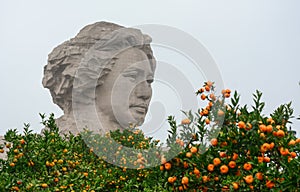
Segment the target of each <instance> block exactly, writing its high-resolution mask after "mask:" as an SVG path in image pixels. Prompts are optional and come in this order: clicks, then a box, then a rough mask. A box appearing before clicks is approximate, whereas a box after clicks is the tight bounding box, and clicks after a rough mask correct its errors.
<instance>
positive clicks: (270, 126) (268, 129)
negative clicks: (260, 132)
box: [266, 125, 273, 133]
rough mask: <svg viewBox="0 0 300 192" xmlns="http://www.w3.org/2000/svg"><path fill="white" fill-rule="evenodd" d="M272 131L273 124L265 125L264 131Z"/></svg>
mask: <svg viewBox="0 0 300 192" xmlns="http://www.w3.org/2000/svg"><path fill="white" fill-rule="evenodd" d="M272 131H273V126H272V125H268V126H267V127H266V132H268V133H272Z"/></svg>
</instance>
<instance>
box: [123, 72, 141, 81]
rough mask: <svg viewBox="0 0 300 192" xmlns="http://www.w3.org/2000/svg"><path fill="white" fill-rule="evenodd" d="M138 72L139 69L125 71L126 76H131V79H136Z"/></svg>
mask: <svg viewBox="0 0 300 192" xmlns="http://www.w3.org/2000/svg"><path fill="white" fill-rule="evenodd" d="M137 75H138V72H137V71H128V72H125V73H123V76H124V77H129V78H130V80H131V81H135V80H136V78H137Z"/></svg>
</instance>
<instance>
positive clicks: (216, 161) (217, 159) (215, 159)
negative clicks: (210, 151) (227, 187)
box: [213, 157, 221, 166]
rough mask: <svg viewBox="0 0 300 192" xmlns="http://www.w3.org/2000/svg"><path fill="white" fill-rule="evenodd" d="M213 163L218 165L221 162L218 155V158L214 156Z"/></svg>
mask: <svg viewBox="0 0 300 192" xmlns="http://www.w3.org/2000/svg"><path fill="white" fill-rule="evenodd" d="M213 163H214V166H218V165H220V164H221V159H220V158H218V157H216V158H214V160H213Z"/></svg>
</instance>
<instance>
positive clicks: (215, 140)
mask: <svg viewBox="0 0 300 192" xmlns="http://www.w3.org/2000/svg"><path fill="white" fill-rule="evenodd" d="M210 143H211V145H212V146H217V145H218V139H216V138H213V139H211V140H210Z"/></svg>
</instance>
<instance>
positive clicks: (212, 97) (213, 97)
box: [209, 93, 216, 101]
mask: <svg viewBox="0 0 300 192" xmlns="http://www.w3.org/2000/svg"><path fill="white" fill-rule="evenodd" d="M209 97H210V98H211V99H212V100H213V101H215V100H216V96H215V94H213V93H211V94H210V95H209Z"/></svg>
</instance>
